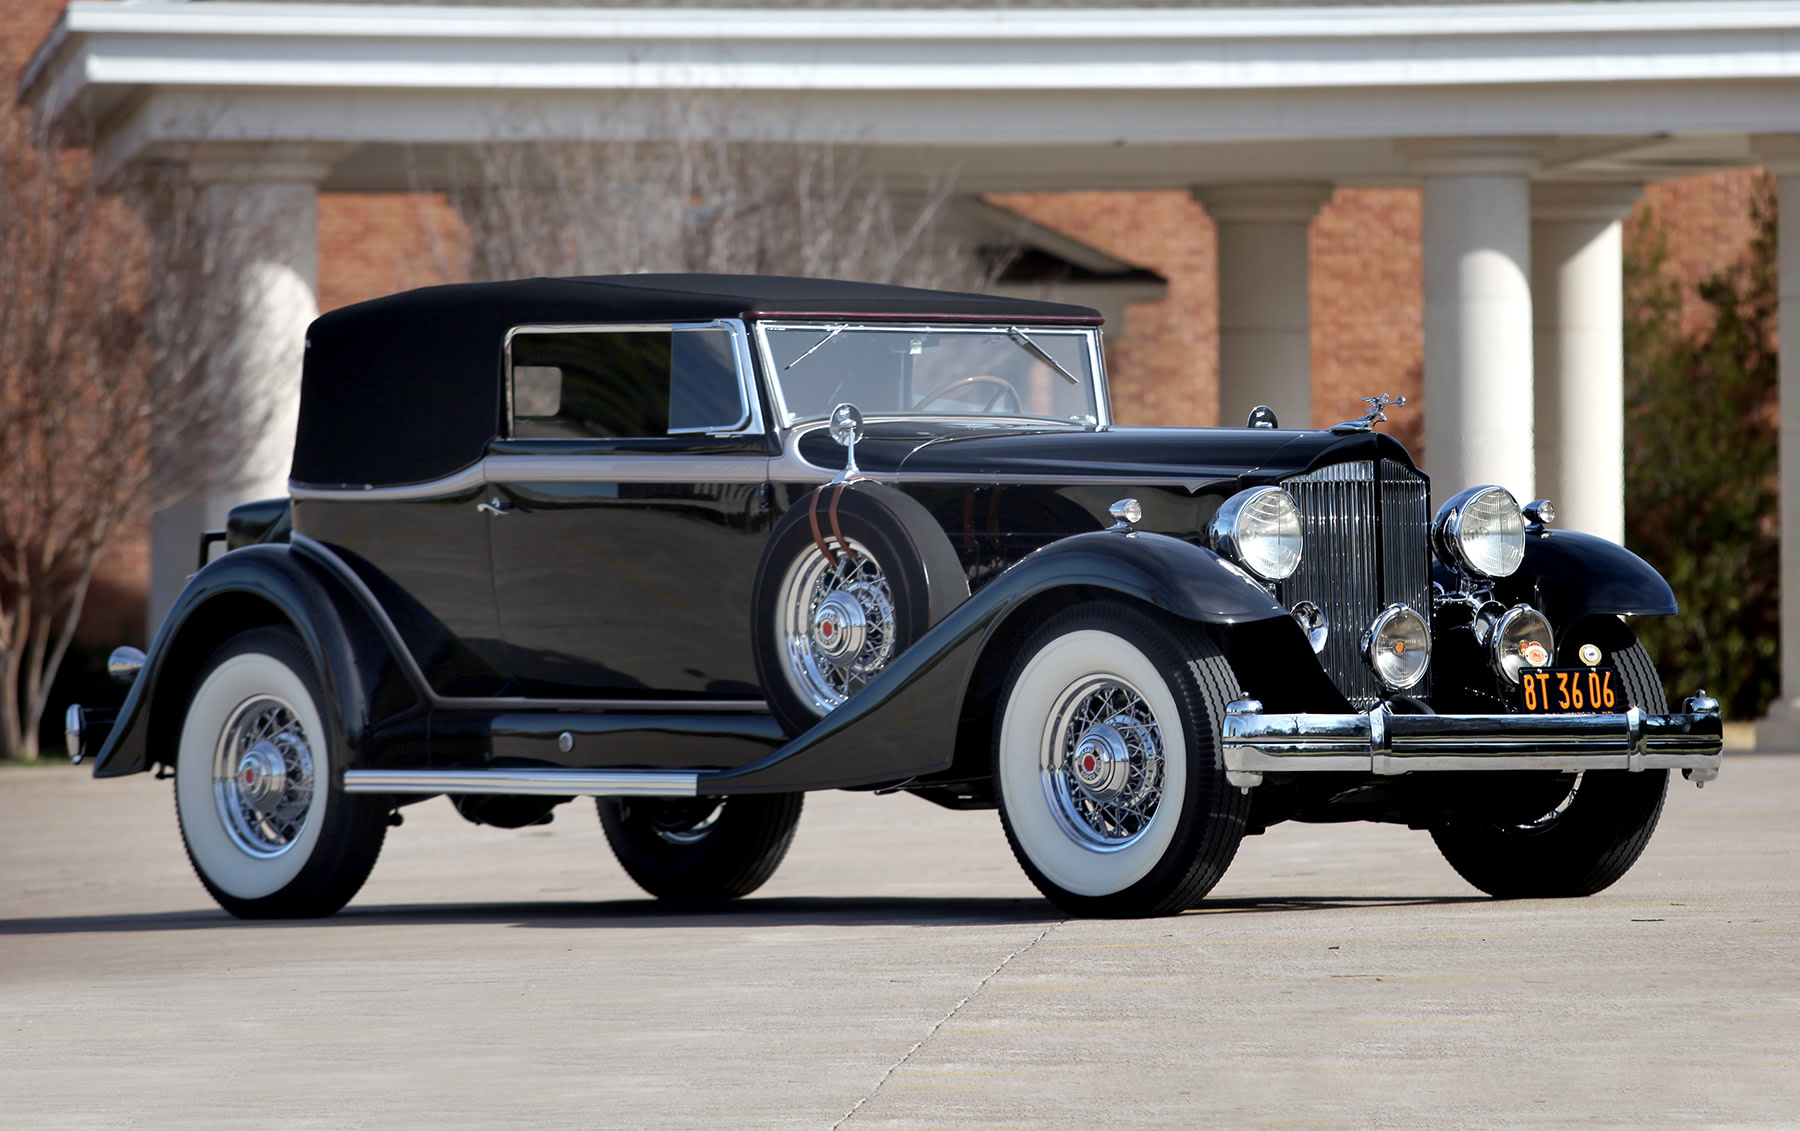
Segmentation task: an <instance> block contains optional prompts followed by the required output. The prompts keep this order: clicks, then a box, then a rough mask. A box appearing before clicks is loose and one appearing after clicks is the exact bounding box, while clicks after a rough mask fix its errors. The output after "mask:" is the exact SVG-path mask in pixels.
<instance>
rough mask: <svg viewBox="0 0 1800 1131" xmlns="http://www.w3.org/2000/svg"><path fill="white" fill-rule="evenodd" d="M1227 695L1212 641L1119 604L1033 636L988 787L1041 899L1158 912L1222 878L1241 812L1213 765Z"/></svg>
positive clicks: (1006, 709)
mask: <svg viewBox="0 0 1800 1131" xmlns="http://www.w3.org/2000/svg"><path fill="white" fill-rule="evenodd" d="M1234 694H1235V689H1234V684H1233V681H1232V678H1231V673H1230V668H1229V667H1228V666H1227V665H1226V663H1225V661H1224V658H1223V656H1221V655H1220V654H1219V652H1218V650H1217V648H1216V647H1215V646H1213V645H1212V643H1211V642H1210V641H1209V640H1207V639H1206V638H1205V637H1204V636H1202V635H1200V634H1199V633H1197V632H1194V631H1192V630H1189V629H1187V628H1185V626H1174V627H1172V626H1169V625H1166V624H1164V623H1162V622H1161V621H1160V620H1159V619H1158V618H1155V617H1152V616H1151V615H1148V614H1147V613H1146V612H1145V611H1143V610H1140V609H1138V608H1136V607H1135V606H1131V605H1127V604H1125V603H1123V602H1098V603H1094V604H1090V605H1084V606H1081V607H1079V608H1076V609H1071V610H1068V611H1067V612H1064V613H1062V614H1059V615H1058V616H1056V617H1053V618H1051V620H1050V621H1048V622H1047V623H1046V624H1045V625H1044V626H1043V627H1042V628H1040V629H1039V630H1038V631H1037V632H1036V633H1035V634H1033V636H1032V637H1031V638H1030V640H1029V641H1027V643H1026V645H1025V646H1024V648H1023V649H1021V652H1020V654H1019V657H1018V659H1017V660H1016V662H1015V664H1014V667H1013V671H1012V674H1011V677H1010V679H1009V680H1008V683H1007V688H1006V694H1005V698H1004V700H1003V705H1002V708H1001V710H1000V712H999V718H998V720H997V725H996V735H995V743H994V780H995V787H996V789H995V792H996V794H997V796H998V799H999V803H1000V813H1001V819H1002V822H1003V824H1004V826H1005V829H1006V834H1007V838H1008V840H1009V842H1010V843H1011V844H1012V846H1013V851H1014V854H1015V855H1016V856H1017V857H1018V859H1019V862H1020V864H1021V865H1022V866H1023V867H1024V869H1025V871H1026V873H1027V874H1028V875H1030V877H1031V879H1032V881H1033V882H1034V883H1036V884H1037V886H1038V889H1039V890H1040V891H1042V892H1043V893H1044V894H1045V895H1046V896H1047V897H1049V898H1050V900H1051V901H1052V902H1054V903H1056V904H1057V905H1058V906H1060V907H1062V908H1064V909H1065V910H1068V911H1071V912H1074V913H1076V914H1084V915H1116V916H1126V915H1157V914H1170V913H1173V912H1177V911H1180V910H1182V909H1184V908H1186V907H1189V906H1192V905H1193V904H1194V903H1195V902H1197V901H1198V900H1199V899H1200V898H1201V897H1202V896H1203V895H1205V893H1206V892H1207V891H1208V890H1210V889H1211V888H1212V886H1213V885H1214V884H1216V883H1217V882H1218V880H1219V877H1220V876H1222V875H1223V874H1224V871H1225V868H1226V866H1228V865H1229V864H1230V862H1231V858H1232V856H1233V855H1234V854H1235V853H1236V851H1237V844H1238V841H1239V840H1240V839H1241V838H1242V836H1243V817H1244V811H1245V808H1246V804H1245V801H1244V799H1243V798H1242V796H1241V794H1240V792H1239V791H1238V790H1236V789H1233V788H1231V787H1230V786H1229V785H1228V784H1227V783H1226V782H1225V780H1224V772H1223V763H1222V761H1221V759H1220V756H1219V745H1218V727H1219V719H1220V718H1222V715H1223V710H1224V704H1225V703H1226V702H1228V701H1229V699H1230V698H1231V697H1233V695H1234Z"/></svg>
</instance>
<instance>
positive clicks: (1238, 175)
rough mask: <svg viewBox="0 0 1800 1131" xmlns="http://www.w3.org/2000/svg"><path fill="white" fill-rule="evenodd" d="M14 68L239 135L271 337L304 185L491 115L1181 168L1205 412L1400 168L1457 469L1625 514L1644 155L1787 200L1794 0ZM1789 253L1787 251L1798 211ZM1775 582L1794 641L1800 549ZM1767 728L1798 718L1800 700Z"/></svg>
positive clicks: (1614, 518) (1012, 13)
mask: <svg viewBox="0 0 1800 1131" xmlns="http://www.w3.org/2000/svg"><path fill="white" fill-rule="evenodd" d="M21 95H22V97H24V98H25V99H26V100H28V101H29V102H30V103H31V104H32V105H33V106H34V107H35V108H36V110H37V112H38V113H39V114H40V115H43V116H45V117H50V118H61V117H65V116H68V115H72V114H77V113H79V114H83V115H86V116H87V120H89V121H95V122H99V123H102V124H103V129H102V131H101V139H100V143H99V152H100V155H101V159H102V161H103V162H105V163H107V164H110V165H111V166H114V167H122V166H125V165H128V164H130V163H132V162H135V161H140V160H146V159H153V158H154V159H162V160H168V159H176V160H180V159H184V158H187V157H189V156H190V155H193V154H196V153H202V154H204V153H212V152H215V151H228V152H229V153H230V155H231V163H232V168H233V171H232V172H231V173H230V174H229V175H224V176H221V177H220V178H219V180H218V183H220V184H227V183H228V184H230V185H232V186H235V187H234V191H246V192H248V191H254V192H258V193H264V194H267V195H268V196H269V199H270V200H271V201H273V200H274V199H275V197H276V196H279V197H280V199H281V202H282V203H281V204H280V207H282V208H283V209H286V210H288V211H290V212H291V214H292V215H293V216H294V217H295V225H294V227H293V229H292V232H293V235H294V239H295V241H296V242H295V245H294V246H293V247H291V248H272V249H271V263H272V264H273V265H274V267H275V269H276V270H277V274H280V276H281V278H282V279H283V280H285V281H284V282H283V283H282V284H281V285H269V286H261V287H259V288H258V289H257V292H256V293H255V294H249V295H246V296H244V302H245V304H246V307H245V308H246V311H247V312H248V317H249V318H250V320H251V321H250V324H253V325H260V326H263V327H267V328H269V329H270V330H271V331H273V329H274V328H276V327H282V326H293V325H298V324H300V323H301V322H303V321H304V318H305V316H306V315H307V314H308V313H309V312H310V309H311V305H312V303H313V299H312V296H311V294H310V293H308V291H307V285H308V284H310V283H311V282H312V279H311V275H310V274H309V271H310V267H309V261H308V259H307V256H306V253H305V251H304V249H303V248H301V247H300V244H303V243H304V242H305V237H306V232H307V231H308V229H307V224H308V222H309V221H308V217H309V215H310V212H309V208H310V205H309V203H308V201H309V200H310V199H311V194H313V193H315V192H317V191H321V190H322V191H407V190H411V189H415V188H420V187H434V186H436V185H439V184H441V183H443V182H442V178H443V175H444V170H445V168H446V164H447V162H448V160H449V159H450V158H451V156H452V155H454V154H455V153H456V152H458V151H459V149H462V148H464V147H467V146H469V145H471V144H476V143H479V142H481V141H483V140H491V139H495V138H506V139H528V138H546V139H558V138H595V137H654V136H657V135H658V133H659V132H660V131H662V130H664V129H665V128H666V125H667V123H668V122H669V121H670V120H671V117H672V116H673V113H674V112H675V111H677V110H679V111H681V112H689V113H693V112H700V113H706V114H710V115H713V116H714V117H715V118H716V119H717V120H718V121H719V122H721V123H723V124H724V125H725V127H726V128H727V129H729V130H731V131H735V132H738V133H741V134H742V136H745V137H752V138H759V139H766V138H770V137H780V138H791V139H794V140H797V141H818V140H846V139H854V140H856V141H857V142H859V143H862V144H866V145H868V146H870V147H872V148H873V150H874V152H875V155H876V161H877V162H878V165H879V167H880V169H881V170H882V171H883V173H884V175H885V176H886V177H887V178H889V180H890V181H891V182H892V183H893V184H894V185H895V186H896V187H898V188H902V189H911V188H917V187H920V186H924V185H927V184H932V183H941V181H942V180H943V179H944V178H947V177H954V182H955V184H956V186H957V188H958V190H959V191H960V192H963V193H966V194H970V195H974V194H981V193H991V192H1003V191H1009V192H1017V191H1052V190H1075V189H1187V190H1191V191H1192V192H1193V193H1194V195H1195V198H1196V199H1197V200H1199V201H1200V202H1201V203H1202V205H1203V206H1204V207H1205V208H1206V209H1207V210H1208V211H1209V212H1210V213H1211V215H1212V216H1213V218H1214V220H1215V221H1216V222H1217V224H1218V230H1219V238H1218V249H1219V264H1218V267H1219V291H1220V302H1219V322H1220V406H1221V409H1220V411H1221V422H1222V423H1238V422H1239V421H1241V419H1242V417H1243V415H1244V413H1245V412H1246V411H1247V410H1248V407H1250V406H1253V405H1256V404H1270V405H1273V406H1275V408H1276V409H1277V413H1278V415H1279V416H1280V418H1281V419H1282V421H1283V422H1284V423H1287V424H1297V425H1302V426H1304V425H1307V424H1310V423H1312V422H1313V420H1312V414H1313V406H1312V403H1311V381H1310V374H1309V364H1310V362H1309V356H1308V332H1309V327H1308V306H1307V231H1308V225H1309V223H1310V222H1311V220H1312V218H1313V216H1314V215H1315V214H1316V213H1317V211H1318V209H1319V208H1320V206H1321V205H1322V204H1323V203H1324V202H1325V201H1326V200H1327V199H1328V198H1329V195H1330V192H1331V190H1332V189H1333V188H1334V187H1338V186H1395V185H1405V186H1415V187H1418V188H1419V189H1420V191H1421V193H1422V196H1423V214H1424V221H1423V250H1424V282H1425V342H1424V350H1425V372H1424V386H1425V397H1424V409H1425V413H1426V434H1427V460H1428V465H1429V470H1430V471H1431V472H1432V474H1433V476H1434V479H1435V482H1436V484H1437V490H1438V491H1439V493H1440V494H1444V493H1448V491H1453V490H1455V489H1458V488H1460V487H1462V486H1464V485H1467V484H1471V483H1477V482H1495V483H1501V484H1504V485H1505V486H1507V487H1509V488H1511V489H1512V490H1513V491H1514V492H1515V493H1517V494H1518V495H1519V496H1520V497H1521V499H1525V498H1530V497H1533V496H1534V495H1547V496H1549V497H1551V498H1553V499H1554V501H1555V502H1556V503H1557V505H1558V508H1559V512H1560V514H1561V516H1562V518H1561V521H1560V523H1559V525H1564V526H1569V527H1573V528H1577V529H1584V530H1588V531H1591V532H1593V533H1597V534H1601V535H1604V536H1606V537H1610V538H1615V539H1616V538H1618V537H1620V534H1621V531H1622V527H1623V511H1622V505H1621V496H1622V483H1623V479H1622V476H1623V475H1624V474H1625V473H1626V470H1625V469H1624V468H1623V465H1622V457H1621V419H1622V417H1621V407H1620V388H1621V347H1620V336H1619V311H1620V308H1621V300H1620V270H1619V248H1620V239H1619V220H1620V218H1621V217H1622V216H1623V215H1624V214H1625V212H1626V210H1627V209H1628V208H1629V207H1630V203H1631V201H1632V200H1633V199H1635V197H1636V196H1637V194H1638V193H1639V192H1640V191H1641V187H1642V186H1643V185H1644V184H1645V183H1646V182H1650V181H1655V180H1659V179H1664V178H1669V177H1674V176H1683V175H1688V174H1691V173H1694V172H1699V171H1705V170H1711V169H1722V168H1730V167H1734V166H1742V165H1750V164H1757V163H1768V164H1769V165H1770V166H1771V168H1773V169H1774V170H1775V171H1776V172H1777V173H1778V175H1780V177H1781V191H1782V199H1783V203H1784V204H1790V203H1793V202H1795V200H1796V198H1797V196H1800V156H1795V155H1794V154H1796V153H1797V152H1800V151H1796V150H1794V149H1793V148H1792V143H1791V141H1790V140H1789V137H1788V135H1789V134H1790V132H1792V133H1794V134H1800V0H1707V2H1658V0H1649V2H1640V0H1620V2H1610V3H1596V2H1582V0H1564V2H1557V3H1491V2H1490V3H1466V4H1444V5H1422V4H1413V3H1404V2H1401V3H1387V4H1382V5H1368V6H1358V5H1354V4H1349V5H1346V4H1339V3H1321V4H1319V6H1317V7H1310V8H1295V7H1287V6H1274V5H1269V4H1259V3H1258V2H1257V0H1197V2H1196V3H1193V4H1191V5H1184V6H1159V7H1135V6H1133V5H1132V4H1130V3H1120V2H1115V0H1095V2H1094V3H1093V4H1092V5H1091V6H1089V7H1085V8H1071V7H1064V6H1060V5H1055V6H1053V5H1051V4H1048V3H1046V4H1045V5H1043V6H1041V7H1040V6H1034V5H1033V4H1032V3H1031V2H1030V0H1024V2H1022V3H1014V4H1010V5H1008V6H1006V7H991V8H946V7H935V8H908V7H905V6H904V5H903V4H892V5H891V4H889V3H887V2H884V0H863V2H862V3H855V2H850V3H842V4H813V5H811V6H808V7H797V6H796V7H768V6H763V5H761V4H757V3H749V2H745V0H737V2H735V3H734V2H730V0H721V2H720V3H719V4H717V6H715V7H712V8H708V9H699V8H680V7H668V6H657V5H651V4H642V5H637V4H631V3H620V4H615V5H611V6H607V7H598V6H596V7H555V8H532V7H525V6H515V5H507V4H498V3H496V4H492V5H490V6H466V7H465V6H457V7H442V8H437V7H431V6H427V5H418V4H406V3H390V4H382V3H346V4H337V5H316V4H303V3H284V2H249V3H228V2H215V0H193V2H187V3H176V2H168V0H135V2H132V3H117V2H111V0H77V2H76V3H73V4H71V6H70V8H69V10H68V12H67V14H66V15H65V17H64V18H63V20H62V21H61V23H60V24H59V25H58V26H57V28H56V30H55V31H54V32H53V33H52V34H51V35H50V36H49V37H48V38H47V39H46V40H45V42H44V43H43V44H42V45H41V47H40V49H39V51H38V54H37V57H36V59H35V60H34V62H33V63H32V65H31V67H30V68H29V69H28V71H27V73H26V75H25V78H24V80H23V83H22V86H21ZM295 147H299V148H295ZM209 176H210V174H209ZM1796 207H1800V204H1797V205H1796ZM1785 214H1786V211H1785V210H1784V215H1785ZM1783 247H1784V249H1785V250H1784V253H1783V258H1784V260H1787V259H1793V258H1794V257H1795V256H1796V255H1800V250H1797V249H1800V238H1796V239H1793V240H1787V241H1784V242H1783ZM1784 266H1786V264H1785V263H1784ZM1790 275H1792V276H1793V277H1794V278H1796V279H1800V268H1797V269H1796V270H1795V271H1793V272H1785V273H1784V276H1783V277H1784V279H1786V278H1788V277H1789V276H1790ZM1796 285H1800V284H1796ZM1791 289H1792V288H1791V287H1788V288H1784V301H1783V314H1784V316H1786V315H1788V314H1789V311H1788V309H1787V308H1788V307H1789V306H1790V305H1793V304H1792V303H1790V302H1788V301H1787V300H1788V298H1789V297H1791V296H1789V295H1788V294H1787V291H1788V290H1791ZM1797 293H1800V292H1797ZM1784 320H1785V317H1784ZM260 332H261V331H259V333H260ZM259 364H261V365H263V366H264V368H266V369H267V370H268V372H267V373H266V374H261V375H249V374H247V377H248V378H250V379H256V380H266V381H271V382H273V385H272V386H271V387H279V386H281V383H282V382H284V381H285V382H290V383H291V381H292V373H291V366H292V364H293V362H292V360H291V358H289V357H288V355H280V354H271V355H269V357H268V358H267V359H266V361H264V362H262V363H259ZM284 367H286V368H284ZM1792 369H1793V367H1792V366H1784V369H1783V392H1784V394H1785V393H1789V392H1792V391H1793V390H1792V389H1791V388H1790V386H1793V385H1794V384H1795V383H1796V381H1800V377H1795V376H1794V374H1793V373H1792V372H1790V370H1792ZM1370 391H1371V392H1374V391H1378V390H1370ZM1794 395H1795V397H1797V398H1800V393H1795V394H1794ZM1784 401H1787V402H1788V403H1793V401H1792V400H1791V399H1790V398H1788V397H1786V396H1784ZM283 442H285V441H284V440H281V439H276V440H274V441H272V443H273V444H275V445H276V446H279V445H280V444H281V443H283ZM1782 467H1783V473H1782V474H1783V480H1784V482H1792V483H1794V484H1795V489H1794V490H1792V491H1787V492H1784V495H1783V498H1784V503H1783V507H1784V512H1783V519H1784V526H1785V527H1786V528H1787V529H1790V530H1792V529H1796V528H1800V510H1797V509H1795V508H1797V507H1800V503H1797V502H1795V500H1796V499H1800V448H1796V447H1795V446H1794V443H1790V442H1789V440H1788V439H1787V438H1786V433H1785V432H1784V446H1783V460H1782ZM229 501H231V500H213V501H211V502H210V503H209V504H208V508H209V509H211V510H216V509H218V507H220V506H223V505H225V504H226V503H228V502H229ZM205 517H207V518H210V517H212V516H210V515H208V516H205ZM200 521H202V516H200V515H194V516H192V518H191V519H187V520H183V522H182V524H181V525H183V526H188V525H195V524H198V523H199V522H200ZM196 528H197V526H196ZM171 537H175V535H173V534H171ZM180 540H182V541H185V543H186V544H187V545H189V546H191V545H192V538H191V537H190V536H189V535H188V532H186V531H183V532H182V533H181V534H180ZM187 555H188V551H186V550H184V551H182V555H181V556H182V559H183V560H185V559H186V557H187ZM182 568H183V571H184V572H185V568H186V567H182ZM1783 576H1784V580H1785V581H1786V582H1787V584H1785V585H1784V587H1783V588H1784V591H1785V592H1787V593H1788V594H1789V599H1788V604H1787V606H1786V610H1785V611H1784V618H1783V623H1784V626H1785V627H1784V641H1783V642H1784V645H1785V647H1784V653H1785V654H1787V655H1790V656H1795V655H1800V550H1796V551H1795V552H1793V553H1790V554H1788V555H1786V556H1785V557H1784V559H1783ZM1796 680H1800V664H1793V665H1790V672H1789V676H1788V683H1787V685H1786V686H1785V687H1784V694H1785V695H1786V696H1787V697H1788V698H1787V699H1785V700H1784V704H1800V683H1796V682H1795V681H1796ZM1782 710H1786V708H1785V707H1783V708H1782ZM1779 714H1780V712H1778V715H1779ZM1780 717H1783V718H1786V717H1794V718H1796V719H1797V720H1800V708H1797V709H1796V710H1795V711H1793V712H1789V714H1788V715H1781V716H1780ZM1782 725H1784V726H1785V725H1786V724H1782ZM1783 733H1784V734H1785V733H1786V732H1785V731H1784V732H1783ZM1783 741H1785V742H1787V743H1790V744H1800V722H1797V723H1796V725H1795V729H1794V731H1793V733H1792V735H1791V736H1789V737H1788V738H1786V739H1783Z"/></svg>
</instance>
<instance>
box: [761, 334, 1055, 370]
mask: <svg viewBox="0 0 1800 1131" xmlns="http://www.w3.org/2000/svg"><path fill="white" fill-rule="evenodd" d="M849 328H850V326H849V324H848V323H842V324H840V325H837V326H833V327H832V328H831V332H830V333H828V334H826V335H825V336H824V337H823V338H820V339H819V340H818V341H816V342H814V343H813V348H811V349H809V350H807V351H806V352H805V353H803V354H801V355H800V356H799V357H796V358H795V359H794V360H792V361H790V362H788V363H787V364H786V365H784V366H782V367H781V371H782V372H783V373H786V372H787V371H788V370H790V369H792V368H793V367H794V366H796V365H799V364H800V363H801V362H803V361H805V360H806V359H807V358H809V357H811V356H812V355H813V354H815V353H818V352H819V351H820V350H821V349H823V348H824V346H825V343H826V342H829V341H830V340H831V339H833V338H835V337H837V336H838V335H839V334H841V333H843V332H844V331H845V330H848V329H849ZM1050 364H1052V365H1055V364H1056V363H1055V362H1051V363H1050Z"/></svg>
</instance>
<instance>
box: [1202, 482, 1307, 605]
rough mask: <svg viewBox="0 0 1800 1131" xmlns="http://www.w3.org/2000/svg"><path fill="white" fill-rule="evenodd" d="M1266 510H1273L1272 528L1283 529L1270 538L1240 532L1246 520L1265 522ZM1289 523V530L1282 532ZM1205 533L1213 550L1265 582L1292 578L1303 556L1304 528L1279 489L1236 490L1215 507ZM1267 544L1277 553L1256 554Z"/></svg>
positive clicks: (1296, 510) (1297, 511) (1291, 502)
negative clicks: (1215, 510) (1259, 548)
mask: <svg viewBox="0 0 1800 1131" xmlns="http://www.w3.org/2000/svg"><path fill="white" fill-rule="evenodd" d="M1269 508H1273V509H1274V512H1275V514H1274V519H1275V523H1276V525H1277V526H1278V527H1281V528H1284V529H1280V530H1278V532H1277V533H1275V534H1274V535H1273V536H1271V535H1268V534H1255V533H1253V532H1248V531H1246V530H1245V529H1244V527H1245V524H1246V521H1258V520H1264V519H1266V517H1267V515H1268V511H1269ZM1290 524H1291V527H1292V529H1291V531H1290V530H1288V529H1285V528H1286V527H1288V526H1289V525H1290ZM1206 532H1207V541H1208V542H1209V543H1210V544H1211V546H1212V548H1213V550H1214V551H1216V552H1217V553H1219V554H1221V555H1223V556H1224V557H1225V558H1226V559H1227V560H1229V561H1231V562H1233V563H1235V564H1236V565H1238V566H1240V567H1241V568H1242V569H1243V570H1244V571H1245V572H1246V573H1249V574H1250V575H1251V576H1252V577H1255V578H1256V579H1258V580H1260V581H1264V582H1268V583H1274V582H1280V581H1286V580H1287V579H1288V578H1290V577H1292V576H1294V572H1295V571H1296V570H1298V569H1299V568H1300V562H1301V560H1302V559H1303V558H1304V557H1305V555H1306V529H1305V523H1304V522H1303V521H1302V519H1301V516H1300V505H1299V504H1298V503H1296V502H1294V497H1293V496H1292V495H1290V494H1288V493H1287V492H1286V491H1284V490H1282V489H1281V488H1280V487H1251V488H1249V489H1248V490H1244V491H1239V492H1238V493H1237V494H1235V495H1233V496H1231V498H1229V499H1226V500H1225V502H1224V504H1223V505H1221V506H1220V507H1219V509H1218V511H1217V513H1215V514H1214V515H1213V517H1212V522H1210V523H1209V524H1208V525H1207V531H1206ZM1290 539H1291V543H1290V541H1289V540H1290ZM1269 542H1274V543H1276V544H1277V546H1278V547H1279V549H1278V550H1277V552H1275V553H1273V554H1262V553H1259V552H1258V549H1257V547H1258V545H1259V544H1266V543H1269Z"/></svg>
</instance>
